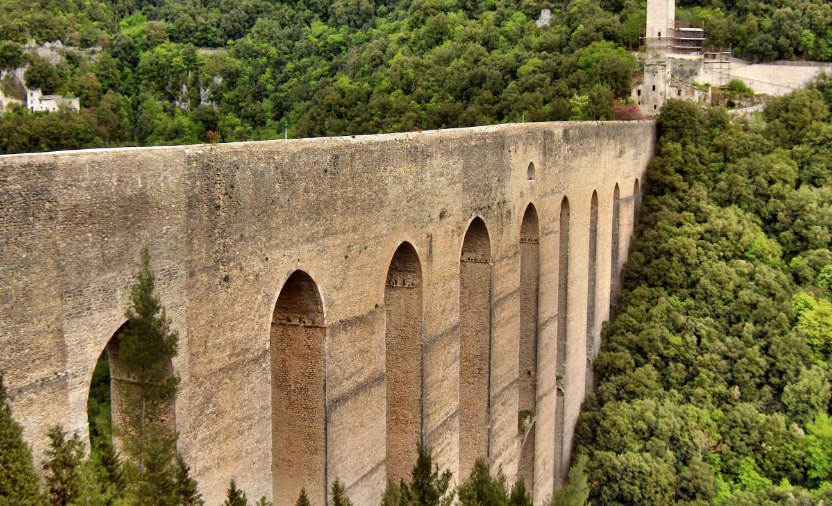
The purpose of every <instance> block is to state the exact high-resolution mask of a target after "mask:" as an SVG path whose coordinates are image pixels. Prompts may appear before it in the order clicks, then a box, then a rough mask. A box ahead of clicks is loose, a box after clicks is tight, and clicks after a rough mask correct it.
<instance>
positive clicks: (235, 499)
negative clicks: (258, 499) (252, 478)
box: [222, 480, 311, 506]
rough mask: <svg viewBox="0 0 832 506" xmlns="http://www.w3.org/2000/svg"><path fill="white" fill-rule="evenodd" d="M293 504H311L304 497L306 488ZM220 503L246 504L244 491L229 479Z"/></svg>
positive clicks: (231, 505)
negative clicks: (223, 497) (229, 481)
mask: <svg viewBox="0 0 832 506" xmlns="http://www.w3.org/2000/svg"><path fill="white" fill-rule="evenodd" d="M295 504H296V505H297V506H311V505H310V504H309V498H308V497H306V490H304V489H301V490H300V497H298V501H297V502H296V503H295ZM222 505H223V506H248V499H247V498H246V493H245V492H243V491H242V490H240V489H238V488H237V484H236V483H234V480H231V483H229V484H228V491H227V492H226V494H225V502H224V503H222Z"/></svg>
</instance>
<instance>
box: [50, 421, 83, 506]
mask: <svg viewBox="0 0 832 506" xmlns="http://www.w3.org/2000/svg"><path fill="white" fill-rule="evenodd" d="M46 437H48V438H49V449H48V450H46V456H47V457H49V460H47V461H46V462H45V463H44V464H43V468H44V470H45V471H46V488H47V491H48V497H49V502H50V504H52V505H53V506H67V505H68V504H70V503H71V502H73V501H74V500H75V499H77V498H78V497H79V496H80V495H81V484H82V479H81V472H80V466H81V461H82V460H83V458H84V445H83V444H82V443H81V438H79V437H78V434H77V433H76V434H73V435H72V437H71V438H67V434H66V432H65V431H64V429H63V427H61V426H60V425H56V426H55V427H52V428H51V429H49V431H47V432H46Z"/></svg>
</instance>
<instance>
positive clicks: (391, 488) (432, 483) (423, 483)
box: [381, 443, 455, 506]
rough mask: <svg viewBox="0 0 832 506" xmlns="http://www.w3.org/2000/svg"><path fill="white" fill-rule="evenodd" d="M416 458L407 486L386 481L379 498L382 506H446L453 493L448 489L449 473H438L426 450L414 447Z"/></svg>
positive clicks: (452, 497)
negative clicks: (385, 486) (416, 452)
mask: <svg viewBox="0 0 832 506" xmlns="http://www.w3.org/2000/svg"><path fill="white" fill-rule="evenodd" d="M417 451H418V455H419V456H418V458H417V459H416V464H415V465H414V466H413V470H412V471H411V478H410V483H409V484H408V483H407V482H405V481H404V480H401V481H400V482H399V483H398V484H397V483H396V482H395V481H393V480H388V482H387V488H385V490H384V493H383V495H382V498H381V504H382V506H450V505H451V504H452V503H453V499H454V492H455V491H454V490H451V489H450V484H451V479H452V475H451V472H450V471H445V472H443V473H440V472H439V466H435V465H434V464H433V457H432V456H431V453H430V449H429V448H428V447H426V446H425V445H424V444H422V443H418V444H417Z"/></svg>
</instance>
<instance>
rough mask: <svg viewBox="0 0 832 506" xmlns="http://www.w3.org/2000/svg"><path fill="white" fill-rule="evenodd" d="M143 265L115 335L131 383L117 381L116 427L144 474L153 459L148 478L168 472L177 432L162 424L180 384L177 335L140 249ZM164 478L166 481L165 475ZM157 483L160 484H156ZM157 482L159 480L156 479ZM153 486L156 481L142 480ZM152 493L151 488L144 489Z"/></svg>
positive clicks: (120, 357) (132, 458)
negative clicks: (174, 370) (175, 365)
mask: <svg viewBox="0 0 832 506" xmlns="http://www.w3.org/2000/svg"><path fill="white" fill-rule="evenodd" d="M141 262H142V266H141V269H140V270H139V273H138V274H137V275H136V278H135V281H134V283H133V286H132V287H131V289H130V307H129V308H128V309H127V312H126V313H125V316H126V317H127V325H126V326H125V329H124V330H123V331H122V332H121V333H119V335H117V336H116V338H117V339H118V343H119V362H120V363H121V364H122V366H123V367H124V369H125V371H126V372H127V374H128V375H129V376H130V379H131V382H130V383H129V384H123V385H120V387H121V389H122V392H121V393H122V397H123V399H124V403H123V404H124V406H123V408H122V418H121V419H122V420H123V425H124V426H123V427H118V429H119V432H120V433H119V436H120V438H121V441H122V443H123V444H124V450H125V452H126V454H127V456H128V457H129V460H128V462H129V463H131V464H135V465H136V466H137V468H138V469H137V471H138V473H139V474H140V475H143V474H144V473H145V467H146V466H145V465H146V462H145V461H146V459H155V460H154V461H153V464H154V467H153V468H152V469H150V468H149V467H148V469H149V470H150V471H151V475H149V476H151V477H154V478H160V476H156V474H158V473H165V472H169V471H170V470H169V469H167V467H169V466H170V464H171V463H172V461H173V452H174V448H175V443H174V441H175V435H174V434H173V433H172V431H171V430H170V428H169V427H168V426H167V425H166V424H165V417H166V414H167V412H169V411H170V410H171V409H172V402H173V398H174V395H175V394H176V390H177V387H178V385H179V379H178V378H177V377H176V376H174V375H172V374H171V372H170V369H169V368H170V361H171V359H172V358H173V357H175V356H176V352H177V341H178V336H177V334H176V332H174V331H171V330H170V319H169V318H168V317H167V316H166V314H165V310H164V308H163V307H162V304H161V302H160V300H159V297H158V296H157V295H156V294H155V293H154V292H155V276H154V274H153V272H152V271H151V269H150V255H149V254H148V251H147V248H145V249H144V250H142V254H141ZM162 481H164V482H167V481H168V480H166V479H163V480H162ZM160 483H161V482H160ZM156 484H157V485H158V484H159V483H156ZM145 485H147V486H148V487H152V486H153V485H154V483H151V482H148V483H145ZM147 493H148V494H152V491H151V490H147Z"/></svg>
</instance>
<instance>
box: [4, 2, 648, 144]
mask: <svg viewBox="0 0 832 506" xmlns="http://www.w3.org/2000/svg"><path fill="white" fill-rule="evenodd" d="M25 3H26V2H21V3H17V2H14V3H8V4H3V5H5V11H3V10H2V9H0V11H2V12H5V15H6V16H10V17H13V18H15V19H18V20H20V19H28V18H27V16H29V15H31V16H33V18H32V21H31V22H23V21H19V22H18V25H21V24H22V25H26V26H28V27H29V28H28V31H23V30H18V31H16V32H15V31H6V32H4V33H6V36H7V37H9V38H11V39H21V38H24V35H22V34H23V33H29V34H34V35H35V36H36V37H37V38H38V39H41V40H44V41H45V40H48V39H50V38H53V37H59V38H62V39H65V40H67V41H68V42H77V43H79V44H91V43H97V44H101V45H102V46H105V49H104V50H103V51H102V52H100V53H99V54H98V56H97V57H96V58H95V59H94V61H89V60H88V59H87V58H86V57H84V56H81V55H80V54H79V53H75V52H71V51H70V52H69V54H68V57H67V59H66V62H65V63H61V64H59V65H57V67H56V66H53V65H51V64H49V63H48V62H46V61H45V60H42V59H38V58H30V59H31V61H32V63H31V64H30V68H29V70H28V71H27V73H26V81H27V85H29V86H30V87H41V88H42V89H43V90H44V92H45V93H64V94H73V95H75V96H79V97H81V102H82V105H83V107H84V109H85V110H84V111H83V112H82V113H81V114H80V115H71V114H70V115H66V114H65V115H61V114H57V115H55V114H53V115H44V116H33V115H32V114H30V113H28V112H26V111H18V112H17V113H15V114H7V115H6V116H5V117H4V118H3V121H2V124H0V151H2V152H6V153H10V152H25V151H38V150H44V149H59V148H70V149H71V148H80V147H89V146H117V145H157V144H173V143H196V142H206V141H235V140H247V139H270V138H277V137H282V135H283V127H284V122H285V123H286V124H287V125H288V130H289V131H288V134H289V136H291V137H297V136H300V137H308V136H322V135H345V134H362V133H379V132H390V131H409V130H413V129H415V128H422V129H433V128H443V127H455V126H471V125H483V124H491V123H498V122H513V121H517V122H519V121H521V120H523V119H525V120H526V121H538V120H566V119H613V118H616V117H622V115H623V116H628V115H632V113H633V111H632V109H633V107H630V108H629V109H628V108H627V107H626V106H624V104H623V103H622V102H617V100H620V99H623V98H624V97H625V96H627V95H628V94H629V84H630V77H631V72H632V70H633V69H634V68H635V66H636V63H635V58H634V57H633V56H632V55H630V54H628V53H627V52H626V51H625V50H624V48H623V46H622V44H623V43H624V39H625V36H624V28H623V25H622V23H621V22H620V20H619V18H618V17H617V16H615V15H614V14H613V13H611V12H609V11H605V10H603V9H602V8H601V6H600V4H598V2H597V1H596V0H573V1H572V2H571V3H569V4H568V5H565V6H563V9H557V10H556V11H555V12H554V14H553V17H552V19H551V20H550V22H549V25H543V26H540V27H538V26H537V24H536V23H535V19H536V18H537V17H538V16H539V15H540V12H541V6H543V5H545V3H541V2H524V3H520V2H509V1H500V2H495V1H489V2H470V1H463V0H453V1H451V0H448V1H438V0H416V1H414V2H410V1H399V2H389V3H388V2H380V1H377V2H375V3H373V2H370V1H369V0H351V1H336V2H309V3H302V2H301V3H295V2H285V3H277V2H268V1H264V0H252V1H246V2H240V3H237V2H222V3H215V2H205V3H202V2H173V1H169V2H157V3H131V2H123V3H120V2H115V3H108V2H103V3H100V4H92V3H85V4H80V3H79V4H78V5H76V6H75V7H72V5H73V4H71V5H69V6H63V5H62V6H61V7H60V8H58V7H56V6H55V5H54V4H49V5H50V6H52V7H54V9H52V10H51V11H49V10H47V12H38V13H37V14H34V12H35V10H36V9H34V6H30V8H29V9H28V10H27V9H25V8H24V7H23V5H25ZM31 3H34V2H31ZM21 4H23V5H21ZM68 11H72V12H68ZM50 12H51V14H50ZM27 13H28V14H27ZM49 15H51V18H50V19H53V20H54V22H52V23H44V21H43V19H42V18H41V17H42V16H49ZM38 16H41V17H38ZM35 17H37V19H38V21H35ZM0 19H2V17H0ZM111 19H116V20H118V22H115V23H114V22H111V21H109V20H111ZM14 25H15V24H14V23H13V22H11V21H10V22H9V26H14ZM42 26H54V28H55V31H54V32H46V31H44V29H43V28H41V27H42ZM36 27H37V28H36ZM3 30H7V29H6V27H5V26H4V27H3ZM15 44H17V43H16V42H5V43H4V44H3V45H2V46H0V66H4V67H7V68H8V67H12V66H14V65H15V64H19V63H20V61H21V55H20V54H19V53H20V51H19V48H18V46H15ZM197 47H203V48H204V47H208V48H211V47H216V48H217V49H197ZM16 51H17V52H16ZM209 131H211V132H215V133H212V134H210V135H209V134H208V132H209Z"/></svg>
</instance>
